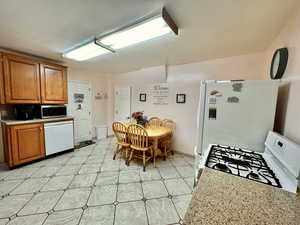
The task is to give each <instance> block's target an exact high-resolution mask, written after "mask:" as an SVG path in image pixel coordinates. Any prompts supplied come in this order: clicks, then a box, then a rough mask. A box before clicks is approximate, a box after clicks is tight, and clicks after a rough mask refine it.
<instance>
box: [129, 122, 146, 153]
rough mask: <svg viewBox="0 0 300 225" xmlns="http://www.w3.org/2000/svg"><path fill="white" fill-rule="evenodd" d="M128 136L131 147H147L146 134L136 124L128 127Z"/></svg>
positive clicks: (142, 128)
mask: <svg viewBox="0 0 300 225" xmlns="http://www.w3.org/2000/svg"><path fill="white" fill-rule="evenodd" d="M128 135H129V139H130V142H131V145H132V146H133V147H135V148H141V149H142V148H147V147H148V133H147V131H146V130H145V128H144V127H142V126H140V125H137V124H133V125H130V126H129V127H128Z"/></svg>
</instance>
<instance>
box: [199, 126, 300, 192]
mask: <svg viewBox="0 0 300 225" xmlns="http://www.w3.org/2000/svg"><path fill="white" fill-rule="evenodd" d="M299 162H300V146H299V145H297V144H295V143H293V142H292V141H290V140H288V139H287V138H285V137H283V136H281V135H279V134H277V133H275V132H272V131H270V132H269V134H268V136H267V139H266V141H265V151H264V152H263V153H260V152H253V151H248V150H244V149H241V148H237V147H233V146H224V145H219V144H211V145H210V146H209V148H208V150H207V151H205V154H204V155H203V157H200V155H198V157H197V160H196V163H197V166H196V180H195V181H196V183H197V180H198V178H199V176H200V173H201V171H202V169H203V168H205V167H209V168H212V169H216V170H219V171H222V172H226V173H230V174H232V175H236V176H240V177H244V178H247V179H250V180H253V181H256V182H260V183H264V184H269V185H272V186H275V187H278V188H282V189H284V190H286V191H289V192H293V193H296V192H297V187H298V186H299V181H300V163H299Z"/></svg>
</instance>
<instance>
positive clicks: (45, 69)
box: [40, 64, 68, 104]
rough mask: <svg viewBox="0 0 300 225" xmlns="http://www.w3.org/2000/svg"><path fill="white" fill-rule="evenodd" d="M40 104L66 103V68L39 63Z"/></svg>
mask: <svg viewBox="0 0 300 225" xmlns="http://www.w3.org/2000/svg"><path fill="white" fill-rule="evenodd" d="M40 71H41V94H42V104H67V103H68V94H67V90H68V88H67V69H66V68H65V67H62V66H57V65H50V64H41V65H40Z"/></svg>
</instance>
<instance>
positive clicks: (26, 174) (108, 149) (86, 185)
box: [0, 138, 194, 225]
mask: <svg viewBox="0 0 300 225" xmlns="http://www.w3.org/2000/svg"><path fill="white" fill-rule="evenodd" d="M113 148H114V138H108V139H105V140H102V141H100V142H99V143H97V144H95V145H92V146H88V147H85V148H82V149H80V150H76V151H74V152H70V153H65V154H62V155H59V156H56V157H52V158H49V159H47V160H43V161H40V162H36V163H33V164H30V165H27V166H23V167H21V168H18V169H14V170H11V171H9V170H7V169H5V166H2V167H1V168H0V225H42V224H43V225H76V224H80V225H94V224H95V225H96V224H97V225H113V224H114V225H127V224H128V225H144V224H145V225H166V224H181V223H182V218H183V217H184V214H185V211H186V208H187V206H188V203H189V201H190V198H191V192H192V185H193V164H194V159H193V158H192V157H188V156H185V155H181V154H175V155H173V156H171V157H170V158H169V159H168V160H167V161H162V160H158V162H157V168H153V166H152V164H148V167H147V168H146V172H143V171H142V167H141V165H139V164H138V163H136V162H132V163H131V164H130V166H129V167H127V166H126V165H125V164H124V160H123V159H121V157H120V156H119V157H118V158H117V159H116V160H113V159H112V155H113V151H112V150H113Z"/></svg>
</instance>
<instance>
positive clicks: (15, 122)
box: [0, 116, 74, 125]
mask: <svg viewBox="0 0 300 225" xmlns="http://www.w3.org/2000/svg"><path fill="white" fill-rule="evenodd" d="M70 119H74V117H71V116H65V117H59V118H51V119H33V120H0V122H2V123H5V124H6V125H15V124H26V123H47V122H55V121H61V120H70Z"/></svg>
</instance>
